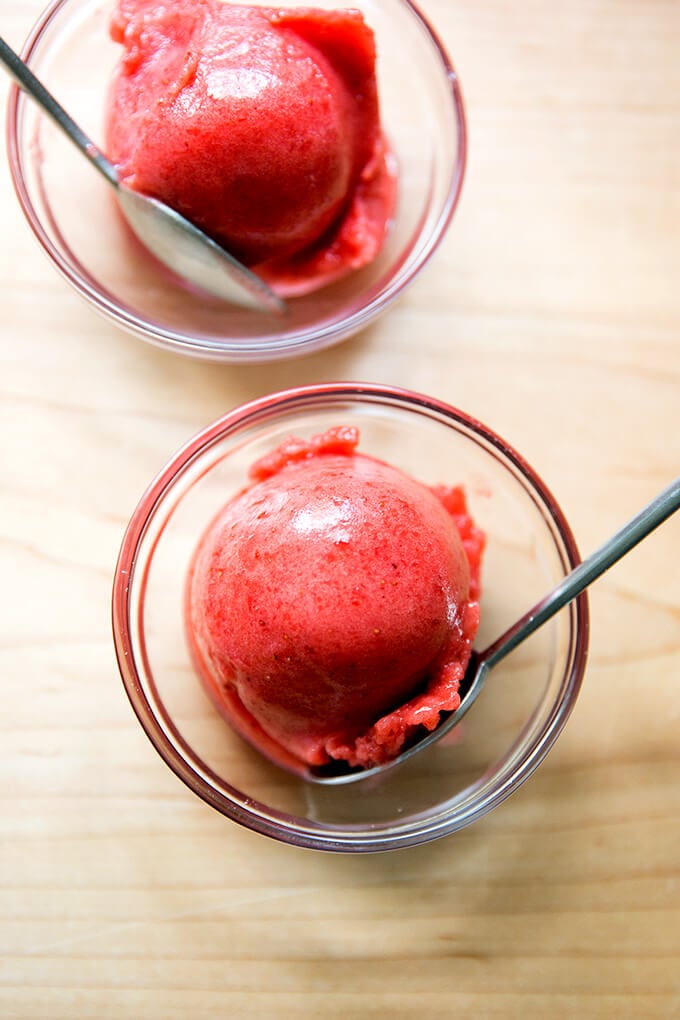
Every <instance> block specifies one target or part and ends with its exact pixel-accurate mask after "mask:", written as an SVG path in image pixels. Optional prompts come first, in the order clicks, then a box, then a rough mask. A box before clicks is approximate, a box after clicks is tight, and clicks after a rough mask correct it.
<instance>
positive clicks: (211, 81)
mask: <svg viewBox="0 0 680 1020" xmlns="http://www.w3.org/2000/svg"><path fill="white" fill-rule="evenodd" d="M111 35H112V37H113V39H114V40H115V41H116V42H119V43H121V44H122V46H123V47H124V54H123V57H122V59H121V61H120V63H119V66H118V68H117V70H116V73H115V76H114V80H113V82H112V86H111V89H110V93H109V101H108V110H107V145H108V150H109V155H110V156H111V158H112V159H113V160H114V161H115V163H116V164H117V165H118V167H119V172H120V174H121V177H122V180H123V181H124V182H125V183H126V184H128V185H129V186H130V187H132V188H134V189H136V190H138V191H141V192H144V193H145V194H148V195H152V196H153V197H155V198H159V199H161V200H162V201H164V202H166V203H167V204H168V205H170V206H172V207H173V208H174V209H176V210H178V211H179V212H181V213H182V214H183V215H185V216H186V217H187V218H188V219H190V220H192V221H193V222H195V223H196V224H197V225H198V226H200V227H202V228H203V229H204V230H205V231H206V232H207V233H209V234H210V235H211V236H212V237H213V238H214V239H215V240H217V241H218V242H220V243H221V244H223V245H224V247H226V248H227V249H228V250H229V251H231V252H232V253H233V254H234V255H235V256H236V257H237V258H238V259H240V260H241V261H243V262H245V263H246V264H247V265H249V266H251V267H252V268H254V269H255V270H256V271H257V272H258V273H259V274H260V275H261V276H263V277H264V278H266V279H267V280H268V281H269V283H270V284H271V285H272V286H273V287H274V288H275V289H276V290H278V291H279V293H281V294H283V295H285V296H294V295H296V294H302V293H306V292H308V291H310V290H314V289H316V288H318V287H320V286H323V285H325V284H327V283H329V282H331V281H333V280H336V279H338V278H339V277H341V276H343V275H345V274H346V273H348V272H349V271H351V270H354V269H357V268H359V267H360V266H364V265H366V264H367V263H369V262H371V261H372V260H373V259H374V258H375V256H376V255H377V253H378V252H379V250H380V248H381V246H382V244H383V241H384V239H385V234H386V230H387V229H388V225H389V221H390V218H391V216H392V212H393V208H394V201H395V190H396V187H395V171H394V166H393V158H392V156H391V155H390V153H389V151H388V148H387V146H386V143H385V139H384V137H383V133H382V130H381V126H380V117H379V109H378V91H377V84H376V77H375V61H376V49H375V39H374V36H373V32H372V31H371V29H370V28H369V27H368V26H367V25H366V24H365V23H364V20H363V17H362V15H361V14H360V13H359V12H358V11H355V10H335V11H321V10H316V9H313V8H306V7H304V8H281V7H272V8H267V7H246V6H238V5H234V4H229V3H224V2H222V0H119V4H118V7H117V9H116V13H115V14H114V16H113V19H112V22H111Z"/></svg>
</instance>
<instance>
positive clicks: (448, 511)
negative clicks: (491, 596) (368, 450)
mask: <svg viewBox="0 0 680 1020" xmlns="http://www.w3.org/2000/svg"><path fill="white" fill-rule="evenodd" d="M357 443H358V433H357V430H356V429H353V428H335V429H331V430H329V431H328V432H326V433H324V434H323V435H320V436H317V437H315V438H313V439H312V440H311V441H309V442H306V441H302V440H296V439H291V440H289V441H287V442H286V443H284V444H283V445H282V446H281V447H279V448H278V449H277V450H276V451H274V452H273V453H272V454H270V455H269V456H267V457H265V458H264V459H262V460H260V461H258V462H257V463H256V464H254V465H253V467H252V469H251V472H250V474H251V482H250V484H249V485H248V486H247V488H245V489H244V490H243V491H242V492H240V493H239V494H238V495H237V496H235V497H234V498H233V499H231V500H230V501H229V502H228V503H227V504H226V505H225V507H224V508H223V509H222V510H221V511H220V513H219V514H218V515H217V517H216V518H215V519H214V520H213V522H212V523H211V524H210V526H209V527H208V529H207V530H206V532H205V533H204V535H203V537H202V538H201V540H200V542H199V544H198V547H197V549H196V552H195V554H194V557H193V561H192V565H191V569H190V572H189V577H188V582H187V600H186V616H187V631H188V635H189V641H190V645H191V648H192V653H193V657H194V660H195V663H196V666H197V669H198V672H199V674H200V676H201V677H202V679H203V681H204V683H205V684H206V686H207V688H208V690H209V691H210V693H211V695H212V697H213V698H214V700H215V701H216V703H217V704H218V706H219V707H220V709H221V711H222V712H223V714H224V715H225V716H226V717H227V719H229V721H230V722H231V723H232V725H233V726H234V728H235V729H237V730H238V731H239V732H240V733H241V734H242V735H243V736H244V737H246V738H247V739H248V740H250V741H251V743H253V744H254V745H255V746H256V747H257V748H259V749H260V750H261V751H262V752H263V753H265V754H266V755H267V756H268V757H270V758H272V759H273V760H275V761H277V762H279V763H281V764H284V765H288V766H293V767H297V768H300V766H304V765H324V764H326V763H328V762H329V761H330V760H331V759H340V760H343V761H345V762H347V763H348V764H349V765H352V766H356V765H360V766H370V765H373V764H379V763H382V762H385V761H388V760H390V759H391V758H393V757H395V756H396V755H397V754H398V753H399V752H400V751H401V750H402V749H403V747H404V745H405V744H407V743H408V742H409V740H410V739H411V738H412V737H413V736H414V735H415V733H416V732H417V731H418V729H419V728H420V727H423V726H424V727H426V728H427V729H433V728H434V727H435V726H436V725H437V723H438V721H439V716H440V712H442V711H452V710H454V709H456V708H457V707H458V704H459V703H460V698H459V694H458V688H459V685H460V682H461V680H462V678H463V675H464V673H465V668H466V666H467V663H468V660H469V657H470V650H471V646H472V641H473V638H474V636H475V632H476V630H477V626H478V623H479V602H478V599H479V590H480V589H479V576H480V561H481V554H482V549H483V545H484V536H483V534H482V533H481V532H480V531H479V530H478V529H477V528H476V527H475V525H474V523H473V521H472V520H471V518H470V516H469V514H468V512H467V508H466V502H465V496H464V493H463V491H462V489H461V488H447V487H444V486H437V487H433V488H430V487H428V486H425V485H423V484H422V483H420V482H418V481H416V480H415V479H413V478H411V477H410V476H408V475H406V474H405V473H404V472H402V471H400V470H399V469H397V468H395V467H392V466H390V465H389V464H386V463H384V462H383V461H380V460H376V459H375V458H373V457H369V456H366V455H363V454H361V453H358V452H357Z"/></svg>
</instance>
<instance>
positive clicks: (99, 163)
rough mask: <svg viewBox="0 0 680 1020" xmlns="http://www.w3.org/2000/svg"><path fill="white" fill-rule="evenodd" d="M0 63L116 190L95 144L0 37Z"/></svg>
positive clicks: (108, 164) (115, 176) (108, 165)
mask: <svg viewBox="0 0 680 1020" xmlns="http://www.w3.org/2000/svg"><path fill="white" fill-rule="evenodd" d="M0 62H1V63H3V64H4V65H5V67H6V68H7V70H8V71H9V73H10V75H11V76H12V78H14V80H15V82H16V83H17V85H19V86H20V87H21V88H22V89H24V91H25V92H27V93H28V94H29V95H30V96H32V97H33V99H35V101H36V103H38V105H39V106H41V107H42V109H43V110H44V111H45V113H47V114H48V115H49V116H50V117H51V118H52V120H53V121H54V122H55V124H56V125H57V126H58V127H60V128H61V130H62V131H63V132H64V133H65V134H66V135H67V136H68V137H69V138H70V139H71V141H72V142H73V144H74V145H76V146H77V147H78V148H79V149H80V150H81V151H82V152H83V153H84V155H85V156H86V157H87V158H88V159H89V161H90V163H92V165H93V166H94V167H96V169H97V170H98V171H99V172H100V174H103V175H104V177H105V178H106V179H107V181H108V182H109V184H113V186H114V187H116V188H117V187H118V174H117V172H116V168H115V167H114V165H113V163H111V162H110V161H109V160H108V159H107V158H106V156H105V155H104V154H103V152H101V151H100V150H99V149H98V148H97V146H96V145H95V144H94V142H93V141H92V140H91V139H90V138H88V136H87V135H86V134H85V132H84V131H83V130H82V128H80V127H78V125H77V124H76V122H75V121H74V120H72V119H71V117H69V115H68V113H67V112H66V110H64V108H63V107H62V106H60V105H59V103H58V102H57V100H56V99H55V98H54V96H52V95H51V94H50V93H49V92H48V91H47V89H46V88H45V86H44V85H42V84H41V83H40V82H39V81H38V79H37V78H36V77H35V75H34V74H33V73H32V71H30V70H29V68H28V66H27V65H26V64H25V63H24V61H23V60H22V59H21V57H19V56H17V54H16V53H15V52H14V50H13V49H11V47H9V46H8V45H7V43H6V42H5V40H4V39H3V38H2V37H0Z"/></svg>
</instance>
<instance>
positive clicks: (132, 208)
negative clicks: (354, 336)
mask: <svg viewBox="0 0 680 1020" xmlns="http://www.w3.org/2000/svg"><path fill="white" fill-rule="evenodd" d="M0 63H2V64H4V66H5V67H6V69H7V70H8V71H9V73H10V75H11V76H12V78H14V80H15V81H16V83H17V84H18V85H19V86H20V87H21V88H22V89H24V91H25V92H27V93H28V94H29V95H30V96H31V97H32V98H33V99H34V100H35V101H36V102H37V103H38V105H39V106H40V107H42V109H43V110H44V111H45V113H47V114H48V115H49V116H50V117H51V118H52V120H53V121H54V122H55V124H56V125H57V126H58V127H59V128H61V130H62V131H63V132H64V134H66V135H67V137H68V138H70V139H71V141H72V142H73V144H74V145H75V146H76V147H77V148H78V149H79V150H80V151H81V152H82V153H83V155H84V156H85V157H86V158H87V159H88V160H89V161H90V163H91V164H92V165H93V166H94V167H95V168H96V169H97V170H98V171H99V173H100V174H101V175H102V177H104V179H105V180H106V181H107V182H108V183H109V184H110V185H111V186H112V187H113V188H115V190H116V192H117V194H118V201H119V203H120V207H121V209H122V211H123V214H124V215H125V218H126V219H127V221H128V223H129V224H130V226H131V227H132V230H133V231H134V232H135V234H136V235H137V237H138V238H139V239H140V241H141V242H142V243H143V244H144V245H145V246H146V247H147V248H148V249H149V251H150V252H152V253H153V254H154V255H155V256H156V258H158V259H160V261H161V262H164V263H165V265H166V266H169V268H170V269H172V270H173V271H174V272H175V273H177V274H179V276H182V277H184V279H186V280H189V281H190V282H191V283H193V284H195V285H196V286H197V287H200V288H201V289H202V290H204V291H208V293H210V294H213V295H215V296H216V297H219V298H222V299H223V300H225V301H230V302H232V303H235V304H239V305H245V306H246V307H249V308H256V309H259V310H260V311H266V312H271V313H273V314H275V315H281V314H283V313H284V312H285V311H286V305H285V302H284V301H282V300H281V298H279V297H277V295H276V294H275V293H274V292H273V291H272V290H271V288H270V287H268V286H267V284H266V283H265V282H264V280H261V279H260V277H259V276H257V275H256V274H255V273H253V272H251V271H250V269H247V268H246V267H245V266H244V265H242V264H241V263H240V262H239V261H238V260H237V259H235V258H234V257H233V255H230V254H229V253H228V252H227V251H225V250H224V248H222V247H220V245H219V244H216V243H215V241H213V240H212V238H210V237H208V235H207V234H204V233H203V231H202V230H199V228H198V227H196V226H194V224H193V223H191V222H190V221H189V220H187V219H185V217H184V216H181V215H180V214H179V213H178V212H175V210H174V209H171V208H170V206H167V205H165V204H164V203H163V202H159V201H158V199H155V198H151V197H149V196H148V195H141V194H139V193H138V192H136V191H133V190H132V189H131V188H128V187H127V186H126V185H125V184H123V183H122V182H121V181H120V180H119V179H118V171H117V170H116V168H115V166H114V165H113V163H111V162H110V160H108V159H107V158H106V156H105V155H104V154H103V153H102V152H101V150H100V149H98V148H97V146H96V145H95V144H94V142H92V141H91V139H90V138H88V136H87V135H86V134H85V132H84V131H82V129H81V128H80V127H78V125H77V124H76V123H75V121H74V120H72V118H71V117H70V116H69V115H68V113H66V111H65V110H64V109H63V107H62V106H60V105H59V103H58V102H57V101H56V99H54V97H53V96H52V95H51V94H50V93H49V92H48V91H47V89H46V88H45V86H44V85H42V84H41V82H40V81H38V79H37V78H36V77H35V75H34V74H33V72H32V71H31V70H29V68H28V65H27V64H25V63H24V61H23V60H22V59H21V58H20V57H19V56H17V54H16V53H15V52H14V50H12V49H11V48H10V47H9V46H8V45H7V43H6V42H5V41H4V39H2V38H0Z"/></svg>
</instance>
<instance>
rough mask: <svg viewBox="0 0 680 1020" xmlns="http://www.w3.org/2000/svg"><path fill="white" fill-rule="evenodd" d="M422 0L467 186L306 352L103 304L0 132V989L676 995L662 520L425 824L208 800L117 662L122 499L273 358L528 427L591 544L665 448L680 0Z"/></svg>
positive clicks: (95, 994)
mask: <svg viewBox="0 0 680 1020" xmlns="http://www.w3.org/2000/svg"><path fill="white" fill-rule="evenodd" d="M41 8H42V0H22V2H21V3H19V2H17V0H0V24H1V25H2V34H3V35H4V36H5V38H7V40H8V41H9V42H10V43H12V44H14V45H15V46H19V45H20V44H21V42H22V40H23V38H24V37H25V35H26V33H27V32H28V30H29V28H30V26H31V24H32V22H33V20H34V19H35V17H37V15H38V13H39V11H40V9H41ZM423 8H424V10H425V11H426V12H427V13H428V14H429V15H430V16H431V18H432V20H433V21H434V23H435V24H436V26H437V28H438V30H439V33H440V35H441V37H442V39H443V40H444V42H445V44H446V45H447V47H448V48H449V50H450V52H451V54H452V55H453V58H454V61H455V63H456V65H457V67H458V70H459V72H460V75H461V78H462V81H463V84H464V88H465V94H466V98H467V106H468V113H469V119H470V138H471V150H470V164H469V172H468V177H467V181H466V184H465V189H464V195H463V201H462V204H461V207H460V209H459V211H458V213H457V214H456V217H455V220H454V223H453V226H452V229H451V232H450V234H449V235H448V237H447V239H446V241H445V243H444V245H443V246H442V248H441V249H440V251H439V252H438V253H437V255H436V256H435V258H434V259H433V261H432V263H431V264H430V266H429V267H428V268H427V270H426V271H425V272H424V273H423V274H422V276H421V277H420V279H419V280H418V281H417V283H416V284H415V285H414V286H413V287H412V289H411V290H410V291H409V293H408V294H407V295H406V297H405V298H404V299H403V300H402V302H401V303H400V305H399V306H398V307H397V308H395V309H394V310H393V311H392V312H391V313H390V314H389V315H388V316H386V317H385V318H384V319H383V320H382V321H381V322H380V323H379V324H377V325H375V326H374V327H372V328H371V329H370V330H368V331H367V332H366V333H365V334H363V335H362V336H359V337H356V338H354V339H353V340H350V341H349V342H347V343H345V344H343V345H341V346H339V347H337V348H336V349H334V350H332V351H328V352H325V353H322V354H318V355H315V356H311V357H307V358H304V359H300V360H298V361H295V362H287V363H283V364H279V365H274V366H264V367H257V368H256V367H233V366H232V367H223V368H219V367H218V368H216V367H214V366H209V365H205V364H199V363H192V362H189V361H187V360H185V359H178V358H175V357H172V356H170V355H168V354H166V353H163V352H161V351H158V350H155V349H153V348H151V347H148V346H146V345H144V344H142V343H140V342H138V341H136V340H134V339H133V338H131V337H128V336H127V335H124V334H122V333H120V332H118V331H117V330H116V329H115V328H114V327H113V326H111V325H109V324H107V323H106V322H104V321H103V320H101V319H100V318H98V317H97V316H96V315H95V314H94V313H93V312H92V311H91V310H90V309H89V308H87V307H86V306H85V305H83V304H82V303H81V302H80V301H79V299H78V298H77V297H75V296H74V295H73V293H72V292H71V291H70V290H69V289H68V288H67V287H66V285H65V284H64V283H63V282H62V280H61V279H60V278H59V277H58V276H57V275H56V274H55V272H54V271H53V269H52V267H51V266H50V265H49V264H48V262H47V260H46V259H45V257H44V256H43V254H42V253H41V252H40V251H39V250H38V248H37V245H36V243H35V241H34V238H33V237H32V235H31V234H30V232H29V230H28V228H27V226H26V224H25V222H24V220H23V218H22V215H21V213H20V210H19V208H18V205H17V203H16V200H15V197H14V194H13V191H12V188H11V184H10V180H9V174H8V172H7V169H6V166H5V165H4V163H3V165H2V167H0V231H1V235H2V238H3V243H2V245H1V246H0V287H1V288H2V291H1V298H2V317H1V318H2V326H1V327H0V330H1V333H2V340H1V343H0V356H1V358H2V372H1V375H0V396H1V400H0V425H1V428H2V431H1V434H2V436H3V441H2V452H1V454H0V457H1V464H2V472H1V475H0V485H1V487H2V502H1V504H0V563H1V569H2V578H3V598H2V616H1V619H0V676H1V678H2V688H1V691H2V695H1V704H2V712H1V716H0V837H1V844H0V1014H1V1015H2V1016H6V1017H27V1018H44V1017H49V1018H54V1020H71V1018H74V1017H77V1018H80V1017H101V1018H113V1017H116V1018H117V1017H121V1016H129V1017H135V1018H139V1020H149V1018H157V1017H158V1018H161V1017H162V1018H195V1020H200V1018H204V1017H205V1018H207V1017H210V1018H212V1017H213V1016H216V1015H219V1016H251V1015H252V1016H261V1017H288V1016H290V1017H293V1016H294V1017H313V1016H325V1017H346V1016H362V1017H363V1016H376V1017H378V1016H385V1015H389V1014H390V1013H392V1014H393V1015H395V1016H411V1015H413V1016H420V1015H426V1014H429V1015H431V1016H436V1017H439V1016H441V1017H444V1016H447V1017H448V1016H454V1015H461V1016H474V1017H510V1018H512V1017H530V1016H531V1017H534V1016H535V1017H565V1018H567V1017H573V1016H585V1017H612V1016H617V1017H663V1018H674V1017H680V566H679V564H680V521H677V520H676V521H672V522H670V523H669V524H668V525H666V526H665V527H664V528H663V529H662V530H661V531H659V532H657V533H656V534H655V535H654V536H653V537H652V538H650V540H649V541H648V542H647V543H645V544H644V545H643V546H641V547H640V548H639V549H637V550H636V551H635V552H634V553H633V554H631V555H630V556H629V557H628V558H627V559H626V560H625V561H623V562H622V563H621V564H620V565H619V566H618V567H617V568H616V570H615V571H613V572H612V573H611V574H609V575H607V576H606V577H605V578H603V579H602V580H601V581H600V582H598V584H597V586H596V587H595V588H594V590H593V592H592V599H591V612H592V640H591V656H590V662H589V666H588V671H587V676H586V681H585V684H584V688H583V692H582V696H581V698H580V700H579V703H578V705H577V708H576V710H575V712H574V715H573V717H572V719H571V720H570V723H569V725H568V727H567V729H566V731H565V733H564V734H563V736H562V737H561V739H560V741H559V743H558V745H557V746H556V748H555V749H554V750H553V752H552V753H551V755H550V756H549V758H548V760H547V761H546V762H545V763H544V765H543V766H542V767H541V769H540V770H539V771H538V772H537V773H536V775H535V776H534V777H533V778H532V779H531V780H530V781H529V782H528V783H527V784H526V785H525V786H524V787H523V788H522V790H521V791H519V792H518V793H517V794H516V795H514V796H513V797H512V798H511V799H510V800H509V801H508V802H507V803H506V804H504V805H503V806H502V807H501V808H500V809H498V810H497V811H496V812H495V813H493V814H492V815H490V816H489V817H487V818H486V819H485V820H484V821H482V822H480V823H478V824H477V825H476V826H474V827H473V828H471V829H469V830H467V831H465V832H463V833H461V834H459V835H457V836H455V837H452V838H450V839H447V840H444V841H440V842H438V843H435V844H432V845H430V846H427V847H424V848H420V849H418V850H411V851H406V852H400V853H395V854H389V855H378V856H369V857H360V858H355V857H345V856H333V855H323V854H315V853H312V852H305V851H300V850H295V849H292V848H290V847H286V846H283V845H279V844H276V843H274V842H272V841H269V840H267V839H265V838H262V837H258V836H255V835H253V834H251V833H249V832H247V831H245V830H243V829H241V828H239V827H237V826H235V825H231V824H229V823H227V822H226V821H225V820H224V819H222V818H221V817H219V816H218V815H217V814H215V813H214V812H212V811H211V810H210V809H209V808H208V807H206V806H204V805H203V804H201V803H199V802H197V801H196V800H195V799H194V798H193V797H192V796H191V794H190V793H189V792H188V791H187V790H186V789H185V788H184V787H183V786H182V785H181V784H180V783H179V782H178V781H177V780H176V779H175V777H174V776H173V775H171V774H170V773H169V772H168V770H167V769H166V768H165V766H164V765H163V763H162V762H161V761H160V759H159V758H158V757H157V756H156V754H155V752H154V751H153V750H152V748H151V746H150V744H149V743H148V741H147V740H146V738H145V737H144V735H143V734H142V733H141V731H140V729H139V727H138V725H137V723H136V721H135V719H134V717H133V715H132V712H131V710H130V708H129V706H128V704H127V701H126V699H125V696H124V694H123V691H122V687H121V684H120V681H119V679H118V675H117V670H116V666H115V662H114V657H113V651H112V645H111V637H110V630H109V592H110V581H111V573H112V568H113V563H114V561H115V556H116V553H117V549H118V544H119V542H120V538H121V535H122V531H123V528H124V525H125V522H126V520H127V518H128V516H129V514H130V512H131V510H132V508H133V507H134V505H135V504H136V501H137V499H138V497H139V495H140V493H141V491H142V490H143V488H144V486H145V485H146V483H147V482H148V480H149V479H150V477H151V476H152V475H153V474H154V473H155V472H156V470H157V469H158V468H159V467H160V466H161V465H162V463H163V462H164V461H165V460H166V458H167V457H168V456H169V455H170V454H171V453H172V452H173V451H174V450H175V448H176V447H177V446H178V445H180V443H182V442H183V441H184V440H185V439H186V438H187V437H188V436H189V435H190V434H191V433H192V432H194V431H195V430H197V429H198V428H200V427H201V426H203V425H205V424H206V423H207V422H208V421H210V420H212V419H213V418H215V417H216V416H217V415H218V414H220V413H222V412H224V411H225V410H226V409H227V408H229V407H231V406H233V405H235V404H237V403H240V402H242V401H243V400H245V399H249V398H251V397H254V396H257V395H259V394H263V393H265V392H267V391H269V390H273V389H278V388H281V387H283V386H286V385H292V384H294V383H298V382H313V381H322V380H329V379H340V378H345V379H347V378H350V379H364V380H370V381H381V382H388V383H396V384H400V385H409V386H411V387H413V388H416V389H419V390H422V391H424V392H428V393H431V394H433V395H435V396H438V397H441V398H444V399H446V400H448V401H451V402H452V403H454V404H458V405H459V406H461V407H463V408H464V409H465V410H467V411H469V412H470V413H472V414H473V415H475V416H477V417H479V418H481V419H483V420H486V421H488V422H489V423H490V424H491V425H493V426H494V427H495V428H496V429H497V430H498V431H499V432H500V433H501V434H503V435H505V436H506V437H507V438H508V439H509V440H510V441H511V442H512V443H513V444H514V445H515V446H516V447H518V448H519V449H520V450H522V451H523V452H524V453H525V455H526V456H527V458H528V459H529V460H530V461H531V462H532V463H533V464H534V465H535V466H536V468H537V469H538V470H539V471H540V472H541V473H542V474H543V476H544V477H545V479H546V481H547V482H548V484H549V485H550V487H551V488H552V489H553V491H554V492H555V494H556V495H557V497H558V498H559V500H560V501H561V503H562V504H563V506H564V509H565V510H566V512H567V514H568V516H569V517H570V519H571V521H572V523H573V527H574V530H575V532H576V535H577V537H578V540H579V543H580V545H581V547H582V548H583V549H584V550H587V549H590V548H592V547H594V546H595V545H596V544H597V543H599V542H600V541H601V540H603V539H604V538H605V537H606V536H607V535H608V534H609V533H610V532H611V531H612V530H613V529H614V528H615V527H617V526H618V525H619V524H620V523H621V522H622V521H623V520H624V519H625V518H626V517H628V516H629V515H630V514H632V513H633V512H634V511H635V510H636V509H637V508H638V507H639V506H640V505H641V504H642V503H643V502H644V501H646V500H647V499H649V498H651V496H652V495H653V494H654V493H655V492H656V491H657V490H658V489H660V488H661V487H662V486H663V485H664V484H665V483H666V482H667V481H668V480H670V478H672V477H673V476H675V475H676V474H677V473H678V470H679V468H680V429H679V426H678V421H679V417H680V296H679V294H680V59H678V54H680V4H678V2H677V0H572V2H571V3H563V4H550V3H546V2H545V0H540V2H539V0H527V2H525V3H523V4H517V3H510V2H509V0H480V2H477V3H463V2H462V0H423ZM6 91H7V88H6V83H5V82H4V81H2V82H0V99H2V102H3V104H4V100H5V96H6ZM415 336H417V337H418V345H417V348H416V347H415V346H414V342H413V341H414V337H415Z"/></svg>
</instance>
